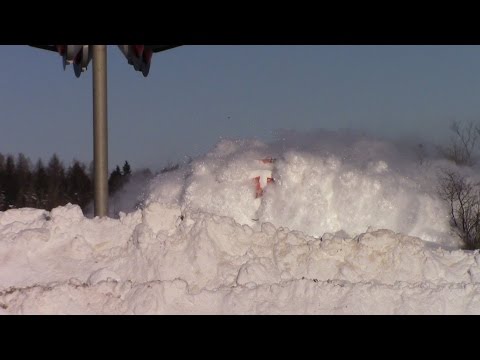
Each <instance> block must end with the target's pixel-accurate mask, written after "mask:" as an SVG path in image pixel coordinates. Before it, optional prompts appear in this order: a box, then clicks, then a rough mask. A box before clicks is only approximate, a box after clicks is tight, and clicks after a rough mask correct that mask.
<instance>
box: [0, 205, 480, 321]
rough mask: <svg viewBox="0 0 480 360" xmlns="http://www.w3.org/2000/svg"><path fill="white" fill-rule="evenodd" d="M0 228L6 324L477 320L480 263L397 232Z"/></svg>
mask: <svg viewBox="0 0 480 360" xmlns="http://www.w3.org/2000/svg"><path fill="white" fill-rule="evenodd" d="M12 212H13V213H12ZM0 224H2V227H1V233H0V234H1V241H0V284H1V290H0V308H2V309H3V310H4V312H6V313H8V314H27V313H49V314H71V313H74V314H86V313H93V314H123V313H124V314H150V313H152V314H167V313H168V314H172V313H180V314H188V313H194V314H199V313H201V314H259V313H266V314H276V313H290V314H317V313H318V314H324V313H332V314H350V313H353V314H366V313H368V314H383V313H387V314H392V313H402V314H415V313H422V314H425V313H434V314H443V313H449V314H454V313H461V314H465V313H479V312H480V286H479V280H480V267H479V265H480V254H479V253H478V252H467V251H461V250H456V251H447V250H445V249H443V248H441V247H439V246H437V245H435V244H432V243H428V242H425V241H422V240H420V239H418V238H414V237H409V236H406V235H402V234H396V233H394V232H392V231H389V230H377V231H372V232H367V233H363V234H360V235H359V236H357V237H355V238H343V237H338V236H334V235H329V234H326V235H324V236H323V237H320V238H317V237H311V236H307V235H305V234H303V233H301V232H297V231H289V230H287V229H285V228H276V227H275V226H274V225H272V224H270V223H264V224H262V225H261V226H259V227H258V228H257V229H252V228H251V227H249V226H248V225H241V224H238V223H236V222H235V221H234V220H233V219H232V218H229V217H220V216H217V215H212V214H207V213H204V212H200V211H193V210H190V211H182V210H181V208H180V207H175V206H165V205H162V204H160V203H151V204H150V205H149V206H148V207H146V208H145V209H143V210H138V211H136V212H134V213H131V214H128V215H124V214H122V216H121V218H120V219H117V220H113V219H103V220H99V219H87V218H85V217H83V216H82V215H81V212H80V209H79V208H78V207H77V206H67V207H64V208H57V209H55V210H54V211H52V212H51V213H50V214H49V213H46V212H44V211H41V210H31V209H21V210H11V211H7V212H5V213H0Z"/></svg>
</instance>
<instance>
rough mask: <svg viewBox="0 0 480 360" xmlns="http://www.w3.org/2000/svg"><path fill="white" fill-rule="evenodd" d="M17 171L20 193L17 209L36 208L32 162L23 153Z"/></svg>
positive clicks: (18, 159)
mask: <svg viewBox="0 0 480 360" xmlns="http://www.w3.org/2000/svg"><path fill="white" fill-rule="evenodd" d="M15 171H16V181H17V187H18V192H17V195H16V198H15V207H16V208H22V207H32V206H34V199H33V196H34V194H33V192H34V191H33V184H32V174H31V172H30V160H28V159H27V157H25V155H24V154H22V153H20V154H18V157H17V165H16V170H15Z"/></svg>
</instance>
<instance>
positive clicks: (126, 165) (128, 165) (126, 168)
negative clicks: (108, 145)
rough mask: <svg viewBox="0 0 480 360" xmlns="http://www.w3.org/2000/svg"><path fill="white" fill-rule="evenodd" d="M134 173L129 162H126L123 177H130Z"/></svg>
mask: <svg viewBox="0 0 480 360" xmlns="http://www.w3.org/2000/svg"><path fill="white" fill-rule="evenodd" d="M131 173H132V170H131V168H130V164H129V163H128V161H125V164H124V165H123V176H125V177H128V176H129V175H130V174H131Z"/></svg>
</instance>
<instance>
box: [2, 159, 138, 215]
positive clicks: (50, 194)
mask: <svg viewBox="0 0 480 360" xmlns="http://www.w3.org/2000/svg"><path fill="white" fill-rule="evenodd" d="M130 174H131V168H130V164H129V163H128V162H127V161H125V164H124V165H123V167H122V169H120V167H119V166H117V167H116V168H115V170H114V171H113V172H112V173H111V174H110V177H109V180H108V184H109V192H110V194H111V195H112V194H113V193H115V192H116V191H118V190H119V189H120V188H121V187H122V186H123V185H124V184H125V183H126V182H127V181H128V179H129V177H130ZM91 201H93V163H92V164H90V166H88V167H87V166H86V165H85V164H83V163H82V162H80V161H78V160H74V161H73V162H72V163H71V164H70V165H69V166H68V167H65V166H64V164H63V162H62V161H60V159H59V158H58V156H57V155H56V154H54V155H53V156H52V157H51V158H50V160H49V161H48V163H44V162H43V161H42V160H41V159H39V160H38V161H37V162H36V163H35V164H33V163H32V162H31V161H30V159H28V158H27V157H26V156H25V155H23V154H18V155H17V156H16V157H14V156H13V155H10V154H7V155H3V154H1V153H0V211H5V210H9V209H16V208H23V207H29V208H37V209H45V210H51V209H53V208H55V207H57V206H63V205H66V204H68V203H72V204H77V205H79V206H80V207H81V208H82V210H84V211H85V208H86V207H87V205H88V204H89V203H90V202H91Z"/></svg>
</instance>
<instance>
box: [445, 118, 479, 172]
mask: <svg viewBox="0 0 480 360" xmlns="http://www.w3.org/2000/svg"><path fill="white" fill-rule="evenodd" d="M450 130H451V131H452V132H453V136H452V137H451V138H450V145H449V146H448V147H445V148H443V147H442V148H440V152H441V153H442V155H443V156H444V157H445V158H446V159H448V160H450V161H453V162H454V163H455V164H457V165H460V166H473V165H475V162H476V159H475V148H476V146H477V143H478V139H479V136H480V127H479V126H478V125H475V124H474V123H473V122H468V123H466V124H463V123H461V122H458V121H454V122H452V124H451V125H450Z"/></svg>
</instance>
